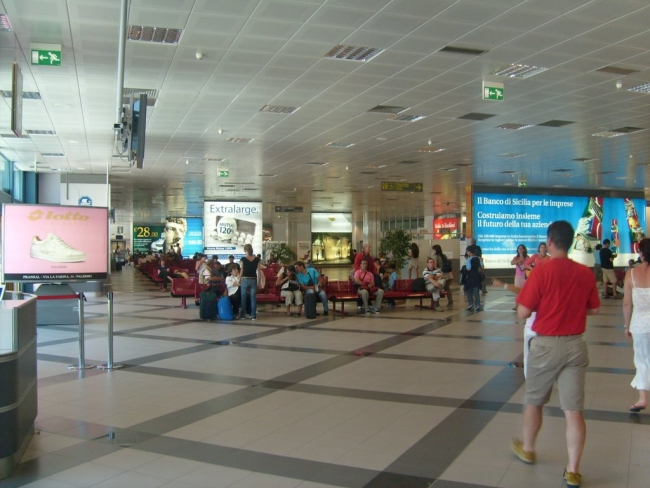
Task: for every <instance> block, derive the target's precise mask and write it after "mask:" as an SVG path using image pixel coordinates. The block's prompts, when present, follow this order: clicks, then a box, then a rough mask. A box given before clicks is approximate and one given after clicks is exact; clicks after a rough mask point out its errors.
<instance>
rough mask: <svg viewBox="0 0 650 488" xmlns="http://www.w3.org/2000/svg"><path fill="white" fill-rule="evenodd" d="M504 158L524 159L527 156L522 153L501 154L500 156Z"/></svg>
mask: <svg viewBox="0 0 650 488" xmlns="http://www.w3.org/2000/svg"><path fill="white" fill-rule="evenodd" d="M499 156H500V157H502V158H523V157H524V156H525V154H521V153H501V154H499Z"/></svg>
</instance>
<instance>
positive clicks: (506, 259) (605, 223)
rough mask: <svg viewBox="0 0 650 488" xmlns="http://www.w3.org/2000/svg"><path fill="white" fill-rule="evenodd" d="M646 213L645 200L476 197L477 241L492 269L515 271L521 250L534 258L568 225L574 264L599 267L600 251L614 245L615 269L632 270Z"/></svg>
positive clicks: (514, 195) (475, 224)
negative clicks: (556, 227) (553, 227)
mask: <svg viewBox="0 0 650 488" xmlns="http://www.w3.org/2000/svg"><path fill="white" fill-rule="evenodd" d="M644 209H645V200H644V199H642V198H638V199H636V198H625V197H599V196H558V195H519V194H498V193H475V194H474V215H473V218H474V236H473V237H474V238H475V239H476V240H477V244H479V245H480V246H481V249H482V251H483V258H484V260H485V264H486V266H487V267H491V268H509V267H510V261H511V260H512V258H513V257H514V256H515V254H516V249H517V246H518V245H519V244H523V245H524V246H526V247H527V248H528V251H529V252H528V254H534V253H535V252H537V247H538V245H539V244H540V243H541V242H546V229H547V227H548V225H549V224H550V223H551V222H554V221H556V220H566V221H568V222H570V223H571V225H572V226H573V228H574V230H575V235H574V240H573V244H572V245H571V249H570V250H569V257H570V258H571V259H573V260H575V261H578V262H580V263H582V264H585V265H587V266H593V264H594V257H593V252H594V247H595V246H596V245H597V244H598V243H599V242H601V243H602V241H603V240H604V239H609V240H610V241H611V242H612V245H611V249H612V251H613V252H614V253H615V254H617V255H618V256H617V257H616V259H615V260H614V265H615V266H627V261H628V260H629V259H636V258H637V252H638V243H639V241H640V240H641V239H643V237H644V236H645V227H646V219H645V217H646V214H645V211H644Z"/></svg>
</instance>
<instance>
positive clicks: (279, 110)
mask: <svg viewBox="0 0 650 488" xmlns="http://www.w3.org/2000/svg"><path fill="white" fill-rule="evenodd" d="M299 108H300V107H284V106H282V105H264V106H263V107H262V108H261V109H260V112H267V113H272V114H292V113H294V112H295V111H296V110H298V109H299Z"/></svg>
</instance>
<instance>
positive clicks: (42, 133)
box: [25, 129, 56, 136]
mask: <svg viewBox="0 0 650 488" xmlns="http://www.w3.org/2000/svg"><path fill="white" fill-rule="evenodd" d="M25 132H26V133H27V134H29V135H30V136H55V135H56V132H54V131H53V130H32V129H27V130H26V131H25Z"/></svg>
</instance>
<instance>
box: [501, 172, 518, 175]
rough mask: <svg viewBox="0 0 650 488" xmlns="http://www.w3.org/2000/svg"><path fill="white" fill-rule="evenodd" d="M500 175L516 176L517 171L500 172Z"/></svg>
mask: <svg viewBox="0 0 650 488" xmlns="http://www.w3.org/2000/svg"><path fill="white" fill-rule="evenodd" d="M501 174H502V175H516V174H517V171H501Z"/></svg>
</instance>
